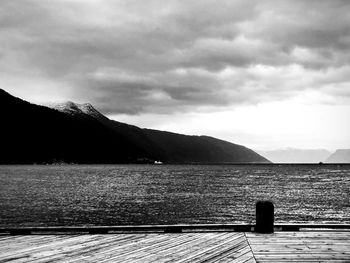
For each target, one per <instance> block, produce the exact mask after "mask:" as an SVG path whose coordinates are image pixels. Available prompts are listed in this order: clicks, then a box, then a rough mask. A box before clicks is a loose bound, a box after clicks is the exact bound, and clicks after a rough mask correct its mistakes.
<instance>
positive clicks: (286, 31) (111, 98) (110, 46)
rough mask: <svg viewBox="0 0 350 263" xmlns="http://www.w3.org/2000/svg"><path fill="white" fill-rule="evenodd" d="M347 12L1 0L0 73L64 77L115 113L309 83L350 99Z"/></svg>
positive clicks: (264, 94) (338, 6) (205, 102)
mask: <svg viewBox="0 0 350 263" xmlns="http://www.w3.org/2000/svg"><path fill="white" fill-rule="evenodd" d="M349 11H350V2H349V1H347V0H345V1H340V0H327V1H326V0H323V1H322V0H321V1H301V0H298V1H283V0H270V1H253V0H252V1H232V0H230V1H228V0H227V1H219V2H218V1H208V0H203V1H136V0H134V1H107V0H86V1H83V0H72V1H66V0H60V1H59V0H52V1H44V0H21V1H19V0H3V1H1V3H0V41H1V43H2V44H1V46H0V72H1V73H0V76H1V79H2V80H3V81H2V82H1V83H0V84H4V83H5V84H6V83H9V81H7V82H6V80H7V79H11V78H16V77H17V78H20V77H23V76H27V77H28V79H29V77H30V79H31V81H32V82H31V83H28V85H27V86H28V87H27V88H28V89H30V87H32V86H35V85H36V83H35V79H40V80H41V81H44V80H46V81H50V82H57V83H60V84H61V86H66V87H68V88H69V89H70V91H71V92H70V94H71V97H70V99H79V100H87V101H90V102H91V103H93V104H97V106H98V107H100V108H101V109H102V110H103V111H104V112H105V113H111V114H113V113H127V114H137V113H140V112H161V113H163V112H167V113H171V112H173V111H192V110H198V109H200V108H203V107H219V106H229V105H234V104H237V103H258V102H264V101H273V100H278V99H280V98H283V97H290V96H291V94H296V93H297V92H299V91H302V90H306V89H308V90H310V89H311V90H317V91H319V92H323V93H325V94H327V95H329V96H333V95H334V96H339V94H342V95H343V96H345V97H346V98H348V97H350V96H349V94H348V92H345V91H344V89H346V87H347V84H348V83H349V82H350V77H349V75H346V74H345V75H344V74H341V72H344V71H347V70H348V68H349V67H350V65H349V61H350V52H349V50H350V27H349V25H350V17H349V16H348V13H349ZM339 83H341V84H339ZM344 83H345V84H344ZM50 88H52V89H53V88H54V87H50Z"/></svg>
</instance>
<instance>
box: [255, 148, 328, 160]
mask: <svg viewBox="0 0 350 263" xmlns="http://www.w3.org/2000/svg"><path fill="white" fill-rule="evenodd" d="M258 153H259V154H261V155H262V156H264V157H265V158H267V159H269V160H270V161H272V162H274V163H319V162H324V161H325V160H326V159H327V157H328V156H329V155H330V154H331V153H330V152H329V151H327V150H324V149H318V150H307V149H294V148H286V149H279V150H272V151H258Z"/></svg>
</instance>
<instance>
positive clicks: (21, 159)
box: [0, 89, 269, 163]
mask: <svg viewBox="0 0 350 263" xmlns="http://www.w3.org/2000/svg"><path fill="white" fill-rule="evenodd" d="M0 102H1V103H0V112H1V114H2V118H1V121H2V124H3V125H2V126H3V127H4V128H3V129H2V130H1V138H3V147H2V148H3V151H1V153H0V163H52V162H56V161H59V162H68V163H139V162H141V163H145V162H146V163H147V162H149V163H152V162H154V161H156V160H160V161H162V162H165V163H269V161H268V160H267V159H266V158H264V157H262V156H260V155H259V154H257V153H255V152H254V151H252V150H250V149H248V148H246V147H244V146H241V145H237V144H233V143H230V142H226V141H223V140H219V139H216V138H212V137H208V136H189V135H183V134H177V133H170V132H164V131H157V130H152V129H143V128H139V127H137V126H133V125H129V124H125V123H121V122H118V121H114V120H110V119H108V118H107V117H106V116H104V115H103V114H102V113H100V112H99V111H97V110H96V109H95V108H94V107H93V106H92V105H91V104H77V103H74V102H69V103H66V104H65V105H63V106H62V105H61V106H60V107H59V106H57V105H56V108H55V107H53V108H49V107H46V106H40V105H36V104H31V103H29V102H26V101H24V100H22V99H19V98H16V97H14V96H12V95H10V94H8V93H7V92H5V91H4V90H2V89H0ZM4 112H10V114H4Z"/></svg>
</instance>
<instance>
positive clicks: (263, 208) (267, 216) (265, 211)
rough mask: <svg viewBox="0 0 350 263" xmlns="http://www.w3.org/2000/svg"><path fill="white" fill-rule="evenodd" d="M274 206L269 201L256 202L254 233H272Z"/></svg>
mask: <svg viewBox="0 0 350 263" xmlns="http://www.w3.org/2000/svg"><path fill="white" fill-rule="evenodd" d="M273 223H274V206H273V203H272V202H271V201H258V202H257V203H256V225H255V232H258V233H264V234H267V233H273V228H274V225H273Z"/></svg>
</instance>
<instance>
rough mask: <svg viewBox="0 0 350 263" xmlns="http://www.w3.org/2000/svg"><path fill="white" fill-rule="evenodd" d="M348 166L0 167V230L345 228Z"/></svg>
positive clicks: (349, 213)
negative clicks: (267, 222) (270, 219)
mask: <svg viewBox="0 0 350 263" xmlns="http://www.w3.org/2000/svg"><path fill="white" fill-rule="evenodd" d="M349 189H350V165H86V166H83V165H65V166H38V165H32V166H0V190H1V191H0V225H1V226H39V225H41V226H54V225H66V226H67V225H129V224H131V225H132V224H178V223H253V222H254V219H255V203H256V201H258V200H266V199H268V200H272V201H273V202H274V203H275V214H276V221H278V222H309V223H312V222H318V223H319V222H329V223H350V200H349V193H350V190H349Z"/></svg>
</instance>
